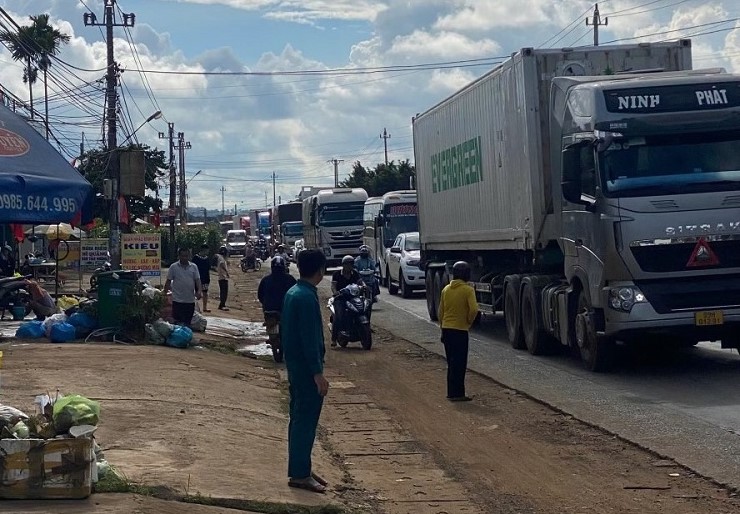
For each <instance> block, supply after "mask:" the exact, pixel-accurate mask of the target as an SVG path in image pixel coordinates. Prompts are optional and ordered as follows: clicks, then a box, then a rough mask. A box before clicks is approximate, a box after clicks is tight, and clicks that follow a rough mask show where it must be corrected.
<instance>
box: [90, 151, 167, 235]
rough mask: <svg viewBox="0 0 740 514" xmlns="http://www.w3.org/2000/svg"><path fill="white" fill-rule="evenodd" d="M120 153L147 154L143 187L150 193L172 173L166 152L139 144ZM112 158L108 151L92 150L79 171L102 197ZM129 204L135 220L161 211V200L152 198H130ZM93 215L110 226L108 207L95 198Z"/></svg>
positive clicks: (128, 199)
mask: <svg viewBox="0 0 740 514" xmlns="http://www.w3.org/2000/svg"><path fill="white" fill-rule="evenodd" d="M121 150H122V151H125V150H143V151H144V158H145V162H146V173H145V175H144V184H145V186H146V189H147V190H149V191H156V189H157V180H158V179H159V178H160V177H162V176H164V174H165V172H166V171H167V170H168V169H169V168H168V165H167V160H166V158H165V153H164V151H163V150H158V149H156V148H150V147H149V146H147V145H140V144H139V145H129V146H128V147H125V148H122V149H121ZM109 156H110V153H109V152H107V151H105V150H101V149H93V150H90V151H88V152H86V153H85V154H84V155H83V156H82V159H81V164H80V166H79V168H78V169H79V171H80V173H82V174H83V175H84V176H85V178H86V179H87V180H88V182H90V184H92V186H93V188H94V189H95V191H97V192H99V193H102V192H103V180H104V179H105V178H106V169H107V166H108V159H109ZM126 201H127V202H128V210H129V214H130V215H131V218H132V219H135V218H144V217H146V216H148V215H149V214H150V213H153V212H156V211H158V210H159V209H161V208H162V200H161V199H159V198H155V197H153V196H151V195H146V196H144V197H141V198H139V197H128V198H126ZM94 213H95V217H96V218H101V219H102V220H103V221H104V222H106V223H107V222H108V204H107V202H106V201H105V200H104V199H103V198H102V197H98V198H96V201H95V211H94Z"/></svg>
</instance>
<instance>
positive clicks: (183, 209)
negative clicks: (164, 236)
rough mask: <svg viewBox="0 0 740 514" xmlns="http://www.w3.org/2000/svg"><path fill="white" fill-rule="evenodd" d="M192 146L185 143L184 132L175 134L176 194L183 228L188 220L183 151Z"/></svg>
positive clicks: (188, 142) (187, 142)
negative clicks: (176, 153) (177, 186)
mask: <svg viewBox="0 0 740 514" xmlns="http://www.w3.org/2000/svg"><path fill="white" fill-rule="evenodd" d="M192 147H193V146H192V145H191V144H190V141H185V133H184V132H178V133H177V146H176V148H177V150H178V156H179V159H178V164H179V165H180V168H179V176H180V178H179V180H180V187H179V190H178V192H179V193H180V194H179V202H178V203H179V204H180V209H179V214H180V225H181V226H185V224H186V223H187V221H188V220H187V218H188V211H187V205H188V197H187V189H188V184H187V182H186V181H185V150H190V149H191V148H192Z"/></svg>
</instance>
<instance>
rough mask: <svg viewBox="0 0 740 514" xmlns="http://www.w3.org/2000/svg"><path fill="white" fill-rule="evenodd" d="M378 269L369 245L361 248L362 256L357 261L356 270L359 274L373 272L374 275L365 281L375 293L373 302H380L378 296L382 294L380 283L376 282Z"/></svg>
mask: <svg viewBox="0 0 740 514" xmlns="http://www.w3.org/2000/svg"><path fill="white" fill-rule="evenodd" d="M376 268H377V264H376V263H375V259H373V258H372V257H370V248H369V247H368V246H367V245H362V246H361V247H360V255H359V256H358V257H357V258H356V259H355V269H356V270H357V271H358V272H362V271H365V270H372V272H373V274H372V275H371V276H369V277H367V278H366V279H363V280H364V282H365V285H367V286H368V287H369V288H370V289H371V291H372V292H373V302H377V301H378V295H379V294H380V286H379V284H378V283H377V282H378V281H377V280H375V270H376Z"/></svg>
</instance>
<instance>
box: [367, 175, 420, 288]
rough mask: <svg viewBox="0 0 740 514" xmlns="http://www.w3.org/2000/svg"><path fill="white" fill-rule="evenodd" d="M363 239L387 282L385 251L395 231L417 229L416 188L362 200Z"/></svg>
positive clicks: (395, 233) (391, 241)
mask: <svg viewBox="0 0 740 514" xmlns="http://www.w3.org/2000/svg"><path fill="white" fill-rule="evenodd" d="M364 221H365V232H364V234H363V242H364V244H366V245H367V246H368V248H370V255H371V256H372V257H373V259H375V262H377V263H378V269H379V270H380V278H381V281H382V282H383V284H384V285H386V286H387V285H388V275H389V274H388V262H387V260H386V257H387V254H388V252H389V251H390V249H391V247H392V246H393V242H394V241H395V240H396V237H398V234H402V233H404V232H417V231H418V230H419V222H418V206H417V204H416V191H414V190H406V191H391V192H389V193H386V194H384V195H383V196H378V197H373V198H368V200H367V202H365V214H364Z"/></svg>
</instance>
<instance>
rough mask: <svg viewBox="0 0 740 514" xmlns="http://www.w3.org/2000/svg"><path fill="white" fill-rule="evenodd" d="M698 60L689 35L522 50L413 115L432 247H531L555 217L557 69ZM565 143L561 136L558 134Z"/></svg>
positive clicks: (581, 71)
mask: <svg viewBox="0 0 740 514" xmlns="http://www.w3.org/2000/svg"><path fill="white" fill-rule="evenodd" d="M655 69H662V70H664V71H681V70H688V69H691V42H690V41H688V40H682V41H676V42H672V43H656V44H641V45H622V46H613V47H606V46H605V47H586V48H581V49H573V50H571V49H563V50H533V49H523V50H521V51H520V52H518V53H517V54H515V55H514V56H512V58H511V59H509V60H507V61H506V62H505V63H504V64H502V65H501V66H499V67H498V68H496V69H494V70H492V71H491V72H489V73H487V74H486V75H484V76H483V77H481V78H480V79H478V80H476V81H475V82H473V83H472V84H470V85H468V86H466V87H465V88H463V89H462V90H461V91H458V92H457V93H455V94H454V95H452V96H451V97H450V98H448V99H446V100H444V101H443V102H441V103H440V104H438V105H436V106H435V107H433V108H431V109H430V110H429V111H427V112H425V113H423V114H421V115H419V116H417V117H416V118H415V119H414V121H413V134H414V155H415V160H416V177H417V192H418V198H419V228H420V232H421V242H422V244H423V246H424V248H425V249H427V250H459V249H466V250H476V249H478V250H496V249H531V248H534V247H535V245H536V244H537V243H538V242H540V243H542V244H547V242H548V241H549V240H550V239H556V238H557V237H558V235H557V234H555V233H554V231H553V228H554V227H555V226H556V225H555V224H554V223H552V221H553V220H552V219H551V216H550V215H552V205H553V202H552V195H553V194H560V191H559V185H556V186H555V187H554V188H553V184H552V179H551V176H550V174H551V170H550V164H549V163H550V141H549V134H548V126H549V95H550V83H551V80H552V79H553V78H554V77H557V76H572V75H578V76H592V75H609V74H614V73H620V72H629V71H637V70H655ZM555 144H557V145H559V142H555Z"/></svg>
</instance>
